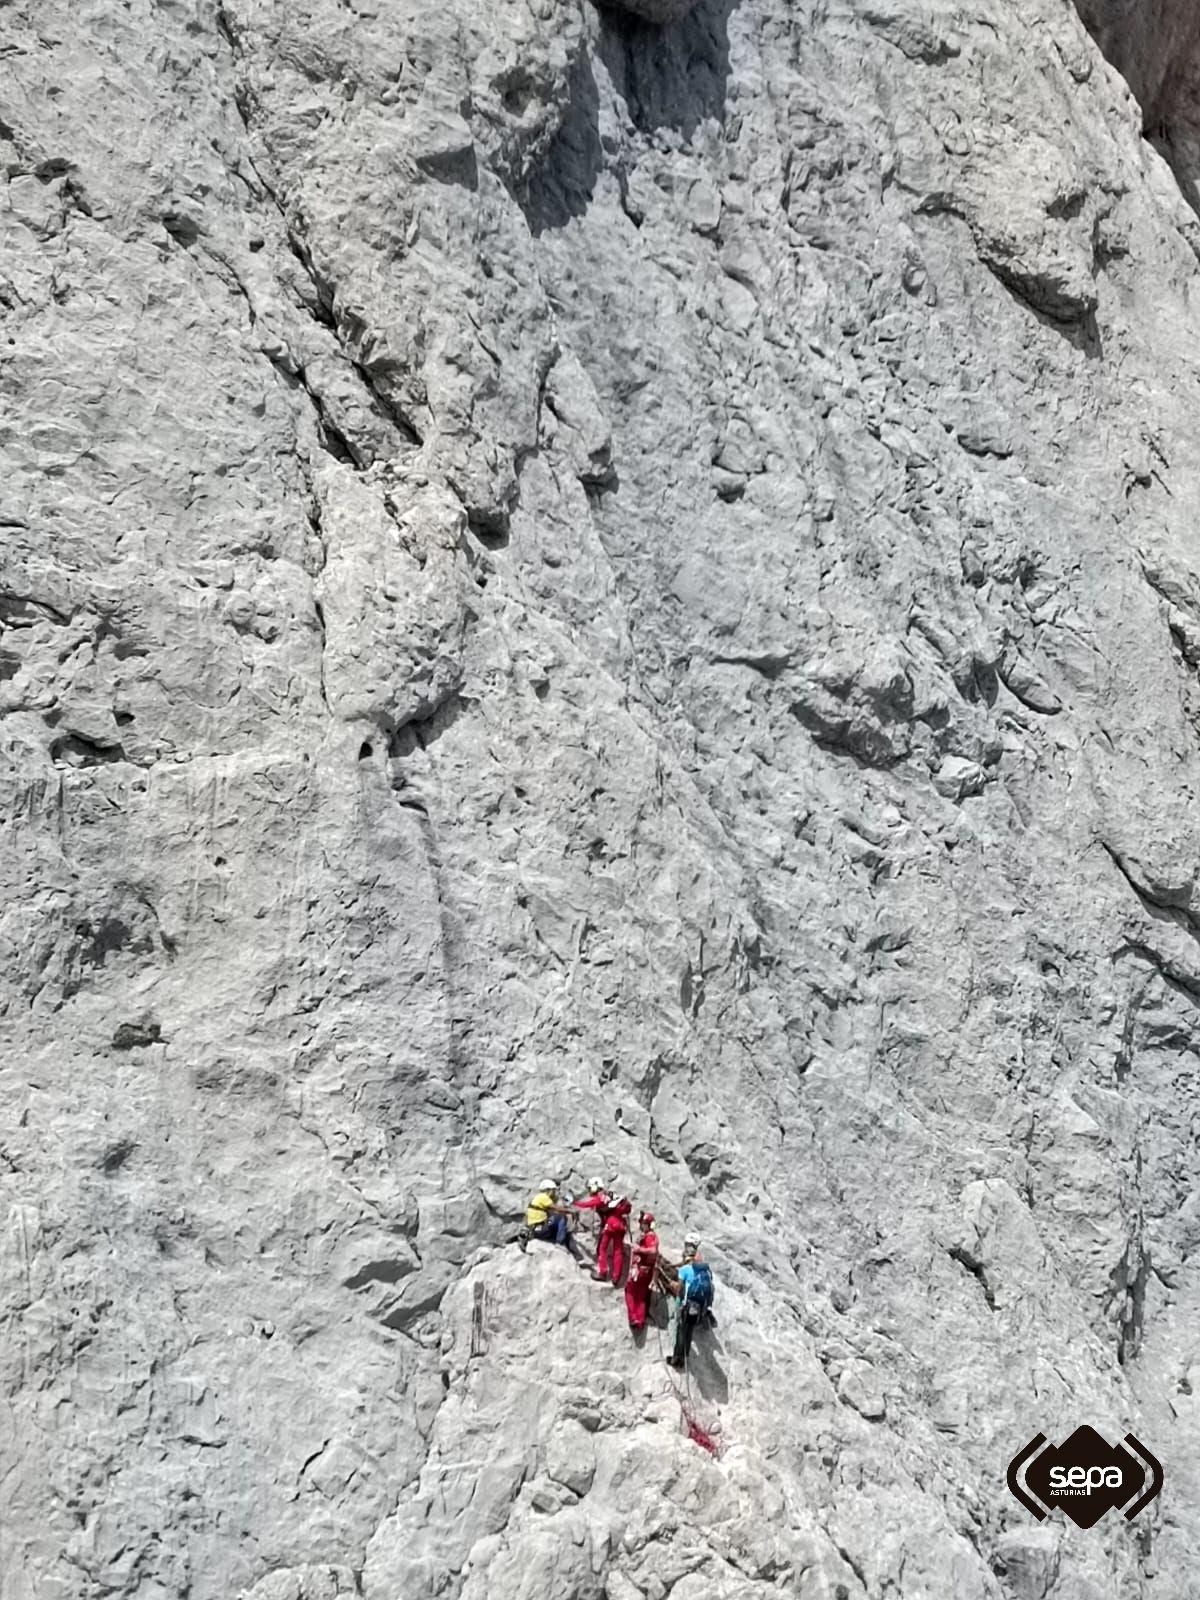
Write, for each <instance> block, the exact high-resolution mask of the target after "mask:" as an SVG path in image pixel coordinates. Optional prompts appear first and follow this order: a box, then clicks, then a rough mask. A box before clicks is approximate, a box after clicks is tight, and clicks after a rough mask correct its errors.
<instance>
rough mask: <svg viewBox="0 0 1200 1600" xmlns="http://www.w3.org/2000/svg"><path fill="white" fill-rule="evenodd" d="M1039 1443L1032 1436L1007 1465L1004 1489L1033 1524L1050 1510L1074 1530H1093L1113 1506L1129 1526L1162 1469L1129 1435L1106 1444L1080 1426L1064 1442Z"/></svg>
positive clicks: (1158, 1483)
mask: <svg viewBox="0 0 1200 1600" xmlns="http://www.w3.org/2000/svg"><path fill="white" fill-rule="evenodd" d="M1045 1444H1046V1435H1045V1434H1044V1433H1039V1434H1037V1435H1036V1436H1035V1437H1034V1438H1032V1439H1031V1440H1030V1441H1029V1443H1028V1444H1027V1445H1026V1446H1025V1448H1024V1449H1023V1450H1021V1451H1019V1452H1018V1453H1017V1454H1016V1455H1015V1456H1014V1457H1013V1458H1012V1460H1011V1461H1010V1462H1009V1466H1008V1487H1009V1488H1010V1489H1011V1490H1012V1492H1013V1493H1014V1494H1015V1495H1016V1497H1017V1499H1018V1500H1019V1501H1020V1502H1021V1504H1022V1505H1023V1506H1024V1507H1025V1509H1026V1510H1027V1511H1032V1512H1033V1514H1034V1516H1035V1517H1036V1518H1037V1519H1038V1521H1039V1522H1041V1521H1042V1520H1043V1519H1044V1518H1045V1516H1046V1514H1047V1512H1049V1511H1053V1509H1054V1507H1055V1506H1057V1507H1058V1508H1059V1510H1060V1511H1062V1512H1063V1513H1064V1514H1065V1515H1066V1516H1068V1517H1070V1519H1071V1521H1072V1522H1073V1523H1075V1525H1076V1527H1079V1528H1094V1527H1095V1525H1096V1524H1097V1523H1098V1522H1099V1521H1100V1518H1101V1517H1102V1516H1103V1515H1104V1513H1105V1512H1106V1511H1115V1510H1116V1509H1117V1508H1118V1507H1123V1508H1124V1514H1125V1520H1126V1521H1127V1522H1132V1521H1133V1519H1134V1517H1136V1516H1137V1514H1138V1513H1139V1511H1144V1510H1145V1509H1146V1507H1147V1506H1148V1505H1149V1504H1150V1502H1151V1500H1153V1499H1154V1498H1155V1497H1156V1496H1157V1494H1158V1492H1159V1490H1160V1489H1161V1488H1162V1486H1163V1470H1162V1467H1161V1466H1160V1465H1159V1463H1158V1462H1157V1461H1156V1460H1155V1459H1154V1457H1153V1456H1152V1455H1151V1454H1150V1452H1149V1450H1147V1449H1146V1446H1145V1445H1144V1444H1142V1442H1141V1441H1140V1440H1139V1439H1135V1438H1134V1436H1133V1434H1131V1433H1127V1434H1126V1435H1125V1441H1124V1443H1123V1444H1118V1445H1111V1444H1109V1443H1108V1442H1107V1440H1105V1439H1103V1438H1101V1436H1100V1435H1099V1434H1098V1433H1097V1432H1096V1430H1095V1428H1089V1427H1088V1426H1087V1425H1086V1424H1085V1425H1084V1426H1083V1427H1082V1428H1076V1429H1075V1432H1074V1433H1073V1434H1072V1435H1071V1437H1070V1438H1069V1439H1067V1440H1065V1441H1064V1443H1062V1444H1060V1445H1049V1446H1047V1448H1046V1449H1043V1448H1042V1446H1043V1445H1045ZM1126 1446H1128V1447H1129V1448H1128V1449H1126ZM1139 1458H1140V1459H1139ZM1143 1463H1144V1464H1143ZM1022 1468H1024V1470H1025V1483H1024V1487H1022V1484H1021V1470H1022ZM1026 1491H1028V1492H1026ZM1034 1497H1036V1498H1034ZM1039 1501H1040V1502H1041V1503H1040V1504H1039V1503H1038V1502H1039Z"/></svg>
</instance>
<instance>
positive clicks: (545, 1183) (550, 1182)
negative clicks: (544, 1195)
mask: <svg viewBox="0 0 1200 1600" xmlns="http://www.w3.org/2000/svg"><path fill="white" fill-rule="evenodd" d="M539 1188H542V1189H545V1190H546V1191H547V1192H548V1193H550V1194H553V1193H554V1191H555V1189H557V1188H558V1179H557V1178H543V1179H542V1181H541V1183H540V1185H539Z"/></svg>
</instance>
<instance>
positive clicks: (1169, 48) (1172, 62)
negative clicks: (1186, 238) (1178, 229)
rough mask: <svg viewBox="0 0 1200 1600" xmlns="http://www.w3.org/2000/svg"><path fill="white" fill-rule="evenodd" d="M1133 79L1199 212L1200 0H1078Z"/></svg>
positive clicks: (1155, 138) (1147, 120)
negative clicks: (1198, 3)
mask: <svg viewBox="0 0 1200 1600" xmlns="http://www.w3.org/2000/svg"><path fill="white" fill-rule="evenodd" d="M1075 7H1076V10H1077V11H1078V12H1079V15H1080V17H1081V18H1082V20H1083V24H1084V26H1085V27H1086V28H1087V30H1088V32H1089V33H1090V34H1091V36H1092V38H1093V39H1094V40H1095V41H1096V43H1097V45H1098V46H1099V47H1100V49H1101V51H1103V53H1104V55H1105V57H1106V58H1107V60H1108V61H1109V62H1110V63H1111V64H1112V65H1113V66H1114V67H1115V68H1116V69H1117V71H1118V72H1119V73H1120V74H1121V76H1122V77H1123V78H1124V79H1125V81H1126V83H1127V84H1128V85H1129V87H1130V90H1131V91H1132V93H1133V96H1134V99H1135V100H1136V101H1137V103H1138V105H1139V106H1140V107H1141V109H1142V130H1143V133H1144V134H1145V137H1146V139H1147V140H1148V141H1149V142H1150V143H1151V144H1152V145H1153V146H1154V148H1155V149H1156V150H1157V151H1158V153H1159V154H1160V155H1161V156H1162V158H1163V159H1164V160H1165V161H1166V162H1167V164H1168V165H1169V166H1170V168H1171V170H1172V171H1173V172H1174V174H1175V178H1176V181H1177V182H1178V184H1179V188H1180V192H1181V193H1182V194H1183V197H1184V199H1185V200H1186V201H1187V202H1188V204H1189V205H1190V206H1191V207H1192V209H1193V210H1194V211H1197V212H1200V8H1198V7H1197V6H1196V4H1195V0H1075Z"/></svg>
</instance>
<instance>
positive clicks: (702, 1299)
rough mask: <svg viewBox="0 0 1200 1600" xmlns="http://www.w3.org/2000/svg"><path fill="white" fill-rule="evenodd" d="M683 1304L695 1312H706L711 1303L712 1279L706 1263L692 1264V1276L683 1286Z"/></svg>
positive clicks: (697, 1262) (694, 1262)
mask: <svg viewBox="0 0 1200 1600" xmlns="http://www.w3.org/2000/svg"><path fill="white" fill-rule="evenodd" d="M683 1298H684V1302H685V1304H686V1305H688V1306H689V1307H692V1308H694V1309H695V1310H696V1311H708V1310H710V1309H711V1307H712V1303H713V1279H712V1272H711V1271H710V1270H709V1266H708V1263H707V1261H693V1262H692V1276H691V1278H690V1279H689V1280H687V1281H686V1282H685V1284H684V1296H683Z"/></svg>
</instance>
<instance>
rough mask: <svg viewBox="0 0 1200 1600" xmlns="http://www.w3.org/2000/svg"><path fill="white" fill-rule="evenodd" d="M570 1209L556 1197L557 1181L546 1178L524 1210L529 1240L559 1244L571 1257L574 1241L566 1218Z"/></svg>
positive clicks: (573, 1250) (573, 1252)
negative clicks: (542, 1240) (543, 1240)
mask: <svg viewBox="0 0 1200 1600" xmlns="http://www.w3.org/2000/svg"><path fill="white" fill-rule="evenodd" d="M569 1215H570V1207H569V1206H566V1205H564V1204H563V1203H562V1201H561V1200H560V1199H559V1197H558V1180H557V1179H556V1178H546V1179H545V1180H544V1181H543V1182H542V1183H540V1184H539V1185H538V1192H537V1193H536V1194H535V1195H534V1196H533V1198H532V1200H530V1202H529V1204H528V1206H527V1207H526V1208H525V1226H526V1228H527V1229H528V1230H529V1237H530V1238H531V1239H545V1240H546V1241H547V1242H548V1243H550V1244H561V1245H563V1246H565V1248H566V1249H568V1250H569V1251H570V1252H571V1254H572V1255H574V1254H575V1240H574V1238H573V1237H572V1235H571V1229H570V1226H569V1224H568V1221H567V1218H568V1216H569Z"/></svg>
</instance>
